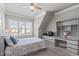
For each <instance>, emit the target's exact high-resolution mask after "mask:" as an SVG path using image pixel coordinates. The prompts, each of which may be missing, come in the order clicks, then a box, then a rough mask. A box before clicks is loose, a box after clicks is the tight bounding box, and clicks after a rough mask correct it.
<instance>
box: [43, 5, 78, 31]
mask: <svg viewBox="0 0 79 59" xmlns="http://www.w3.org/2000/svg"><path fill="white" fill-rule="evenodd" d="M76 17H79V5H76V6H73V7H71V8H68V9H65V10H64V11H61V13H58V14H55V15H54V17H53V18H52V20H51V21H50V22H49V24H48V25H47V27H46V29H45V31H44V32H48V31H53V32H56V31H57V29H56V22H57V21H62V20H68V19H72V18H76Z"/></svg>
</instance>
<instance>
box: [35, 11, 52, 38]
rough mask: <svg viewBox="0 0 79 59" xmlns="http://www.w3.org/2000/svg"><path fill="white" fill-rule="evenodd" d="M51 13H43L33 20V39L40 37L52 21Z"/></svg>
mask: <svg viewBox="0 0 79 59" xmlns="http://www.w3.org/2000/svg"><path fill="white" fill-rule="evenodd" d="M52 16H53V13H52V12H48V11H46V12H43V13H42V14H40V15H39V16H37V17H36V18H35V20H34V36H35V37H40V38H41V37H42V35H43V31H44V29H45V27H46V26H47V24H48V23H49V21H50V20H51V19H52Z"/></svg>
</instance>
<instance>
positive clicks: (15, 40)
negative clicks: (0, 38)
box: [10, 36, 18, 44]
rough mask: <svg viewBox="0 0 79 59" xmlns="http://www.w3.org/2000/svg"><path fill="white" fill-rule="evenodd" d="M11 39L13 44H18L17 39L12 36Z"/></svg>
mask: <svg viewBox="0 0 79 59" xmlns="http://www.w3.org/2000/svg"><path fill="white" fill-rule="evenodd" d="M10 39H11V40H12V42H13V44H17V41H18V40H17V39H16V38H15V37H14V36H10Z"/></svg>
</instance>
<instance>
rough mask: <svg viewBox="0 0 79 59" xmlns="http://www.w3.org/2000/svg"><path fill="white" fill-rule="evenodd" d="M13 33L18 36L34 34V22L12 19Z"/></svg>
mask: <svg viewBox="0 0 79 59" xmlns="http://www.w3.org/2000/svg"><path fill="white" fill-rule="evenodd" d="M10 28H11V34H13V35H16V36H23V35H26V36H30V35H32V28H33V27H32V22H23V21H15V20H11V21H10Z"/></svg>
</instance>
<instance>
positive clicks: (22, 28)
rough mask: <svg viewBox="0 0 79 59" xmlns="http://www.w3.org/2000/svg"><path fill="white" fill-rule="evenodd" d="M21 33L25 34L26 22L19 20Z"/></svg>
mask: <svg viewBox="0 0 79 59" xmlns="http://www.w3.org/2000/svg"><path fill="white" fill-rule="evenodd" d="M19 35H25V24H24V22H19Z"/></svg>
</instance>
